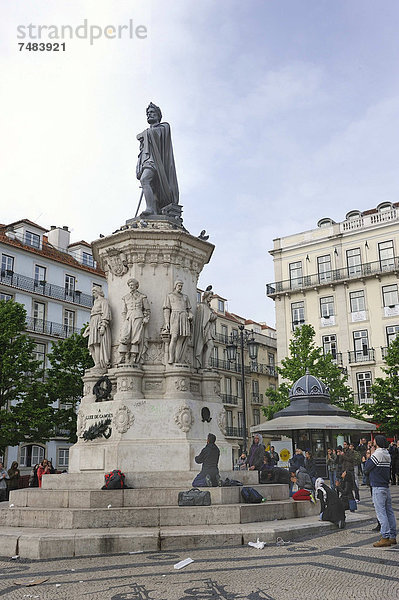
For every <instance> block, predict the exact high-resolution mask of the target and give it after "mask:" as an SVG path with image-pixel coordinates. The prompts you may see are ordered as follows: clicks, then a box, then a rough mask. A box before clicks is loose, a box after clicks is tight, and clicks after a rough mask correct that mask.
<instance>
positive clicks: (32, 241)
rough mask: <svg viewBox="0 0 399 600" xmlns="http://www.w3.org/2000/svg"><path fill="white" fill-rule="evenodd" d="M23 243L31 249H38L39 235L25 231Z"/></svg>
mask: <svg viewBox="0 0 399 600" xmlns="http://www.w3.org/2000/svg"><path fill="white" fill-rule="evenodd" d="M25 243H26V244H27V245H28V246H32V247H33V248H40V235H38V234H37V233H32V232H31V231H27V232H26V233H25Z"/></svg>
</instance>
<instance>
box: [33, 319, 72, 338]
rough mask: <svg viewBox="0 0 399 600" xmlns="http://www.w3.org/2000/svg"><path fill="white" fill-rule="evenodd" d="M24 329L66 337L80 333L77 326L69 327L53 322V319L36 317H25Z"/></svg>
mask: <svg viewBox="0 0 399 600" xmlns="http://www.w3.org/2000/svg"><path fill="white" fill-rule="evenodd" d="M26 331H32V332H34V333H43V334H45V335H50V336H53V337H59V338H67V337H70V336H71V335H72V334H73V333H80V329H78V328H77V327H69V326H67V325H62V324H61V323H53V321H45V320H44V319H36V318H35V317H27V318H26Z"/></svg>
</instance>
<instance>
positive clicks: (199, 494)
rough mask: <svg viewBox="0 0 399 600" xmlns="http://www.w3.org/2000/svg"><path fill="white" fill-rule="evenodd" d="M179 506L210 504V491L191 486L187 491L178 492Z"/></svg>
mask: <svg viewBox="0 0 399 600" xmlns="http://www.w3.org/2000/svg"><path fill="white" fill-rule="evenodd" d="M178 504H179V506H210V504H211V493H210V492H204V491H202V490H199V489H197V488H193V489H191V490H189V491H188V492H179V497H178Z"/></svg>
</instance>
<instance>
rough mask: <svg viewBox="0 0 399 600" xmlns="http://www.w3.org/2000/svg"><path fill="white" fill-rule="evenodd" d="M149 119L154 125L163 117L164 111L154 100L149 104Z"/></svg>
mask: <svg viewBox="0 0 399 600" xmlns="http://www.w3.org/2000/svg"><path fill="white" fill-rule="evenodd" d="M146 112H147V121H148V123H150V125H152V124H153V123H160V122H161V119H162V113H161V109H160V108H159V106H156V105H155V104H153V103H152V102H150V103H149V105H148V106H147V110H146Z"/></svg>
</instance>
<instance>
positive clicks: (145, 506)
mask: <svg viewBox="0 0 399 600" xmlns="http://www.w3.org/2000/svg"><path fill="white" fill-rule="evenodd" d="M82 475H83V474H71V475H46V476H45V477H43V484H44V487H43V488H42V489H38V488H27V489H23V490H16V491H13V492H11V493H10V505H11V504H12V505H13V506H12V507H11V508H10V507H8V508H3V507H2V508H1V510H0V526H1V531H2V549H1V552H0V553H1V554H3V555H9V556H14V555H17V554H18V555H19V556H21V557H23V558H31V559H46V558H65V557H72V556H89V555H96V554H112V553H121V552H140V551H143V552H149V551H160V550H172V549H173V550H177V549H190V548H197V547H202V546H206V547H210V546H213V547H215V546H236V545H241V544H247V543H248V542H249V541H256V538H257V537H259V538H260V539H262V540H263V541H266V542H272V541H275V540H276V538H277V537H279V536H282V537H284V538H286V537H287V536H288V538H289V539H295V537H300V536H303V535H305V534H306V533H313V532H316V531H319V530H320V528H322V529H334V528H335V525H332V524H330V523H321V522H319V521H318V515H319V507H318V506H317V505H313V504H311V503H310V502H308V501H306V502H294V501H293V500H292V499H290V498H289V494H288V486H287V485H283V484H268V485H260V484H257V483H256V481H257V477H258V474H257V472H254V471H241V472H238V471H232V472H226V473H222V475H223V477H226V476H228V477H230V479H233V478H237V479H240V480H241V481H242V482H243V483H245V484H247V485H251V486H253V487H255V488H256V489H257V490H258V491H259V492H260V493H261V494H262V495H263V496H264V497H265V498H266V502H264V503H262V504H243V503H242V502H241V496H240V487H214V488H204V489H207V490H209V492H210V494H211V506H203V507H179V506H178V505H177V500H178V492H179V491H180V490H184V489H189V488H190V487H191V481H192V478H193V476H194V475H195V474H193V473H182V474H179V475H178V474H176V477H177V480H176V479H175V480H172V481H173V483H172V484H169V486H164V485H159V487H158V486H154V485H153V486H152V487H150V483H151V481H150V479H152V482H154V481H155V480H156V479H159V478H160V476H161V474H154V473H153V474H147V480H145V474H138V473H136V474H135V478H137V479H136V481H137V480H140V479H141V480H142V481H146V483H147V486H146V487H145V486H142V487H135V488H134V489H125V490H101V489H99V488H100V487H101V486H100V485H98V486H96V487H97V489H93V488H91V489H77V485H78V484H79V481H78V479H80V477H81V476H82ZM91 475H94V474H91ZM95 475H97V474H95ZM102 480H103V476H102V477H101V481H100V482H99V483H101V484H102ZM75 486H76V487H75ZM358 518H359V517H358V516H357V515H356V519H358ZM363 518H364V517H363ZM352 520H353V518H352V516H351V518H350V521H352Z"/></svg>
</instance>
